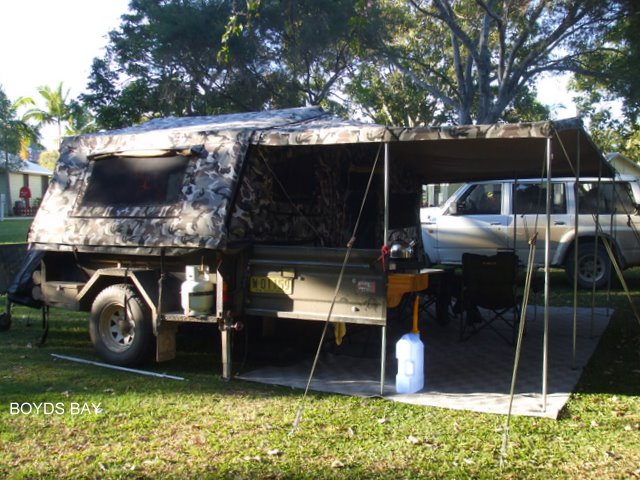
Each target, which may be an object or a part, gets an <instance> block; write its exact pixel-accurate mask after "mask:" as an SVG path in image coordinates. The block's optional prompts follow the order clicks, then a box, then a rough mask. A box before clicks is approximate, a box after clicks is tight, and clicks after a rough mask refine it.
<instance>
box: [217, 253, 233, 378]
mask: <svg viewBox="0 0 640 480" xmlns="http://www.w3.org/2000/svg"><path fill="white" fill-rule="evenodd" d="M223 292H224V278H223V277H222V273H220V264H218V268H216V318H217V319H218V325H219V328H220V341H221V347H222V378H223V379H224V380H231V325H230V321H229V320H230V319H228V318H226V317H225V315H224V304H223V302H224V294H223Z"/></svg>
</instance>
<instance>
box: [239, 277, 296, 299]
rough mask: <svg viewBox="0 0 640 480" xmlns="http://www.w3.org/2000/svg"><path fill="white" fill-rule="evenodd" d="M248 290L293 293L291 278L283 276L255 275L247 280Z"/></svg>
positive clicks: (253, 291)
mask: <svg viewBox="0 0 640 480" xmlns="http://www.w3.org/2000/svg"><path fill="white" fill-rule="evenodd" d="M249 291H251V292H252V293H284V294H286V295H291V294H292V293H293V279H292V278H284V277H276V276H273V277H255V276H252V277H251V280H250V281H249Z"/></svg>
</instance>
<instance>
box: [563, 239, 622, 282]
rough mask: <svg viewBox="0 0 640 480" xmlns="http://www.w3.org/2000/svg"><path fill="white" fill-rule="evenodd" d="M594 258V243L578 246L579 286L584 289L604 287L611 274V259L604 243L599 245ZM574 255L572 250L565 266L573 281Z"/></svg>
mask: <svg viewBox="0 0 640 480" xmlns="http://www.w3.org/2000/svg"><path fill="white" fill-rule="evenodd" d="M595 253H596V255H595V260H594V245H593V243H584V244H581V245H580V246H579V247H578V286H579V287H580V288H583V289H589V288H592V287H593V284H594V283H595V287H596V289H600V288H604V287H605V286H606V285H607V283H608V281H609V278H610V275H611V261H610V260H609V256H608V255H607V251H606V250H605V248H604V247H603V246H602V245H598V248H597V250H596V252H595ZM573 263H574V255H573V252H570V253H569V255H568V257H567V261H566V263H565V268H566V272H567V276H568V277H569V281H571V282H573V277H574V265H573Z"/></svg>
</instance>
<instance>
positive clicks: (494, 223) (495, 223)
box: [491, 222, 502, 225]
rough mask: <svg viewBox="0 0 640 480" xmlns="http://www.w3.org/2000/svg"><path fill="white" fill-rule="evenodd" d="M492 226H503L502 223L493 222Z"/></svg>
mask: <svg viewBox="0 0 640 480" xmlns="http://www.w3.org/2000/svg"><path fill="white" fill-rule="evenodd" d="M491 225H502V222H491Z"/></svg>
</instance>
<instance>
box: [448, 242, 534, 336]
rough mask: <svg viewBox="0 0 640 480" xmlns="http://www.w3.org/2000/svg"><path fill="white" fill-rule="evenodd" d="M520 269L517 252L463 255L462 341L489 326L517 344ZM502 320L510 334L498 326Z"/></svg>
mask: <svg viewBox="0 0 640 480" xmlns="http://www.w3.org/2000/svg"><path fill="white" fill-rule="evenodd" d="M517 268H518V257H517V255H516V254H515V253H513V252H500V253H498V254H496V255H493V256H485V255H476V254H472V253H464V254H463V255H462V292H461V300H462V312H461V314H460V340H467V339H468V338H470V337H471V336H472V335H474V334H475V333H477V332H479V331H480V330H483V329H484V328H486V327H489V328H491V329H492V330H493V331H495V332H496V333H497V334H498V335H500V336H501V337H502V338H503V339H504V340H506V341H507V342H508V343H510V344H511V345H514V344H515V339H516V330H517V328H516V327H517V325H518V320H519V315H520V304H521V300H522V299H521V298H520V296H518V294H517V286H516V276H517ZM480 308H481V309H483V310H482V312H481V311H480V310H479V309H480ZM498 321H502V322H504V323H505V324H506V326H507V332H508V333H505V329H504V328H498V327H497V325H495V324H494V323H497V322H498Z"/></svg>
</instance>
